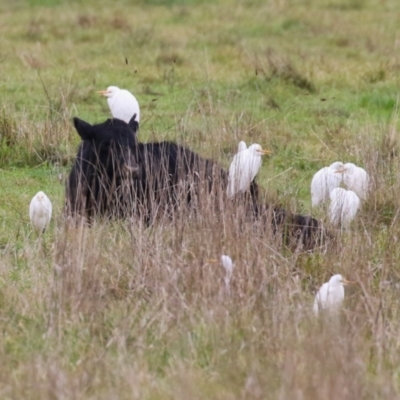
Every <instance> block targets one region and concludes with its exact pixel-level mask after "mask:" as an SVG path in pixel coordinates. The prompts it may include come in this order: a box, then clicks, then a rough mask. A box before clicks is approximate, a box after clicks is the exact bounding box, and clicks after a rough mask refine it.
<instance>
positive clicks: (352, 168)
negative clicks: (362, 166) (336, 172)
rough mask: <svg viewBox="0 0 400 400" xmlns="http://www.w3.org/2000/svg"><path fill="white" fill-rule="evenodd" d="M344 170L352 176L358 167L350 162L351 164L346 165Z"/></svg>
mask: <svg viewBox="0 0 400 400" xmlns="http://www.w3.org/2000/svg"><path fill="white" fill-rule="evenodd" d="M343 168H344V171H345V172H346V173H347V174H352V173H354V172H355V171H356V169H357V165H355V164H353V163H350V162H349V163H346V164H344V166H343Z"/></svg>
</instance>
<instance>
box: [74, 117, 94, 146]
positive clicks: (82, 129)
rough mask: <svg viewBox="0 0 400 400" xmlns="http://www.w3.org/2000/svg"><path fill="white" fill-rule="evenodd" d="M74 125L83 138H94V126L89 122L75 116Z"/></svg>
mask: <svg viewBox="0 0 400 400" xmlns="http://www.w3.org/2000/svg"><path fill="white" fill-rule="evenodd" d="M74 126H75V129H76V131H77V132H78V134H79V136H80V137H81V138H82V140H91V139H92V138H93V129H92V128H93V127H92V125H90V124H89V123H87V122H85V121H83V120H82V119H79V118H77V117H75V118H74Z"/></svg>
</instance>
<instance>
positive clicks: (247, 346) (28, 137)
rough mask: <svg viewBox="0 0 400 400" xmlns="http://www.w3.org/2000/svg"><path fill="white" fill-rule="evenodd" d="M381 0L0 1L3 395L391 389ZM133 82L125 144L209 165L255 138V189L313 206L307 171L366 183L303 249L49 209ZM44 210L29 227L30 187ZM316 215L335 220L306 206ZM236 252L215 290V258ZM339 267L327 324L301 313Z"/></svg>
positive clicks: (392, 67)
mask: <svg viewBox="0 0 400 400" xmlns="http://www.w3.org/2000/svg"><path fill="white" fill-rule="evenodd" d="M399 13H400V8H399V5H398V1H397V0H382V1H379V2H378V1H375V0H298V1H295V0H293V1H292V0H268V1H261V0H242V1H237V2H235V1H232V0H220V1H215V2H214V1H212V2H211V1H210V2H209V1H205V0H204V1H202V0H149V1H144V0H143V1H140V0H137V1H128V0H125V1H124V0H115V1H113V2H107V1H105V0H98V1H94V0H89V1H85V2H83V1H66V0H29V1H28V0H18V1H15V2H1V3H0V34H1V37H2V45H1V47H0V60H1V70H2V74H1V80H0V82H1V88H2V90H1V94H2V95H1V99H0V107H1V113H0V182H1V189H0V340H1V346H0V355H1V360H2V362H1V365H0V398H2V399H21V398H32V399H36V398H37V399H110V398H113V399H114V398H115V399H161V398H162V399H224V400H225V399H328V398H340V399H349V400H350V399H396V398H400V370H399V365H400V352H399V346H400V345H399V339H398V337H399V330H400V305H399V297H400V286H399V285H400V267H399V260H400V246H399V240H400V221H399V213H400V185H399V178H398V177H399V174H400V166H399V157H400V155H399V133H398V130H399V127H400V124H399V120H398V117H399V110H398V106H399V87H400V86H399V84H400V55H399V47H400V38H399V31H398V18H399ZM109 85H117V86H119V87H121V88H126V89H128V90H130V91H131V92H132V93H133V94H134V95H135V96H136V98H137V99H138V101H139V103H140V107H141V121H140V122H141V123H140V130H139V134H138V137H139V140H140V141H143V142H147V141H161V140H174V141H176V142H177V143H179V144H182V145H185V146H187V147H188V148H190V149H191V150H193V151H195V152H197V153H198V154H200V155H202V156H204V157H207V158H211V159H213V160H214V161H217V162H219V163H220V164H221V165H222V166H224V167H225V168H228V167H229V163H230V161H231V159H232V157H233V155H234V154H235V152H236V150H237V144H238V142H239V140H245V141H246V142H247V143H248V144H250V143H253V142H256V143H260V144H261V145H262V146H263V147H265V148H267V149H270V150H272V152H273V154H272V155H271V156H267V157H265V158H264V160H263V167H262V170H261V172H260V174H259V175H258V177H257V182H258V184H259V185H260V187H261V188H262V190H263V196H264V197H265V202H268V203H270V204H275V205H281V206H284V207H285V208H286V209H287V210H290V211H291V212H293V213H301V214H305V215H306V214H310V213H311V200H310V193H309V186H310V182H311V178H312V176H313V174H314V173H315V172H316V171H317V170H318V169H320V168H322V167H323V166H326V165H329V164H331V163H332V162H334V161H337V160H340V161H343V162H354V163H356V164H357V165H360V166H363V167H364V168H365V169H366V170H367V171H368V172H369V174H370V176H371V178H372V181H373V192H372V194H371V195H370V197H369V198H368V200H367V201H366V202H365V203H364V204H363V205H362V209H361V210H360V212H359V214H358V215H357V217H356V219H355V221H353V223H352V225H351V228H350V229H349V230H348V231H346V232H343V233H342V234H340V232H337V231H335V230H334V229H331V233H332V235H333V236H336V240H334V241H331V242H329V243H328V244H327V246H325V247H323V248H321V249H317V250H316V251H315V252H305V251H301V249H297V250H298V251H293V249H290V248H287V247H285V246H284V245H282V243H281V242H280V240H279V238H278V237H277V236H274V235H273V233H272V232H269V231H267V232H265V233H264V234H260V233H259V232H255V231H254V229H253V227H252V226H249V225H244V226H242V225H241V226H240V227H239V226H238V223H237V221H235V218H230V219H227V220H224V221H222V222H221V220H219V219H218V218H215V216H214V215H213V214H212V213H211V212H210V213H207V212H204V213H203V214H202V218H195V219H191V218H181V219H178V220H177V221H173V222H171V221H162V222H160V223H155V224H154V225H152V226H151V227H147V226H146V225H144V224H143V223H141V222H140V221H135V220H126V221H112V222H109V223H103V222H101V221H99V222H98V223H97V224H95V225H94V226H93V227H92V228H91V229H88V228H76V229H75V228H71V227H69V226H66V225H65V224H64V220H63V214H62V210H63V206H64V200H65V186H64V182H65V179H66V178H67V176H68V173H69V171H70V168H71V165H72V163H73V161H74V157H75V155H76V151H77V147H78V145H79V142H80V139H79V136H78V135H77V133H76V131H75V130H74V127H73V123H72V118H73V117H75V116H77V117H79V118H82V119H84V120H86V121H89V122H90V123H100V122H103V121H105V119H106V118H108V117H109V116H110V113H109V109H108V106H107V102H106V100H105V98H103V97H101V96H99V95H96V91H98V90H102V89H105V88H106V87H107V86H109ZM39 190H43V191H44V192H45V193H46V194H47V195H48V196H49V197H50V199H51V200H52V202H53V220H52V222H51V224H50V229H49V231H48V232H46V234H45V235H44V237H43V238H41V239H38V238H37V236H36V234H35V233H34V232H33V230H32V227H31V225H30V223H29V216H28V207H29V202H30V200H31V198H32V197H33V196H34V195H35V193H36V192H38V191H39ZM312 215H313V216H314V217H316V218H318V219H320V220H321V221H322V222H323V223H325V225H326V227H327V228H328V229H330V227H329V223H328V221H327V218H326V215H325V213H324V212H323V211H321V210H319V211H318V210H317V211H315V212H314V211H313V213H312ZM222 254H227V255H229V256H230V257H232V259H233V261H234V263H235V268H234V271H233V276H232V281H231V290H230V292H231V293H230V295H229V296H228V295H227V294H226V293H225V292H224V271H223V269H222V266H221V265H219V264H213V263H210V262H209V260H210V259H219V257H220V256H221V255H222ZM334 273H340V274H342V275H343V276H345V277H346V278H347V279H349V280H352V281H355V282H356V283H355V284H353V285H351V286H348V287H346V298H345V302H344V307H343V312H342V315H341V317H340V321H336V322H337V323H336V324H326V323H323V321H320V320H317V319H315V318H314V316H313V313H312V305H313V299H314V295H315V292H316V290H317V289H318V288H319V286H320V285H321V284H322V283H323V282H325V281H327V280H328V279H329V277H330V276H331V275H333V274H334Z"/></svg>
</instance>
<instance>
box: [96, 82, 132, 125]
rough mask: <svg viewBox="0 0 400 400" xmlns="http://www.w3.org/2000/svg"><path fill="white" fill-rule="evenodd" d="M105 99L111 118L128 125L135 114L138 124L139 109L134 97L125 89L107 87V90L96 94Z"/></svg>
mask: <svg viewBox="0 0 400 400" xmlns="http://www.w3.org/2000/svg"><path fill="white" fill-rule="evenodd" d="M97 93H99V94H102V95H103V96H105V97H107V102H108V106H109V107H110V110H111V114H112V116H113V118H118V119H120V120H122V121H125V122H126V123H127V124H129V121H130V120H131V118H132V117H133V115H134V114H136V121H137V122H138V123H139V122H140V108H139V103H138V101H137V100H136V97H135V96H134V95H133V94H132V93H131V92H129V91H128V90H125V89H120V88H119V87H117V86H109V87H108V88H107V90H100V91H99V92H97Z"/></svg>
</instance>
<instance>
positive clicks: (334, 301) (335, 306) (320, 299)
mask: <svg viewBox="0 0 400 400" xmlns="http://www.w3.org/2000/svg"><path fill="white" fill-rule="evenodd" d="M348 283H350V282H348V281H346V280H345V279H344V278H343V276H342V275H340V274H336V275H333V276H332V277H331V279H329V281H328V282H325V283H324V284H323V285H322V286H321V287H320V288H319V290H318V292H317V294H316V295H315V299H314V306H313V311H314V314H315V315H318V314H319V313H320V312H323V311H328V312H330V313H332V312H337V311H338V310H339V308H340V306H341V305H342V303H343V300H344V286H343V285H346V284H348Z"/></svg>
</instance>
